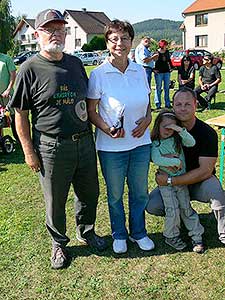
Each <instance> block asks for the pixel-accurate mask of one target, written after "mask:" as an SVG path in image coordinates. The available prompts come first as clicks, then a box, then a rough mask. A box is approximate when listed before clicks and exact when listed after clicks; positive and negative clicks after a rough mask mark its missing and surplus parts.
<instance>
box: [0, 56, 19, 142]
mask: <svg viewBox="0 0 225 300" xmlns="http://www.w3.org/2000/svg"><path fill="white" fill-rule="evenodd" d="M15 79H16V66H15V65H14V63H13V60H12V58H11V57H10V56H8V55H6V54H3V53H0V104H1V105H3V106H6V105H7V104H8V102H9V97H10V96H12V94H13V85H14V82H15ZM10 112H11V118H12V122H11V129H12V133H13V136H14V138H15V139H16V140H18V136H17V133H16V128H15V116H14V110H12V109H11V110H10Z"/></svg>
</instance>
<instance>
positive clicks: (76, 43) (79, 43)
mask: <svg viewBox="0 0 225 300" xmlns="http://www.w3.org/2000/svg"><path fill="white" fill-rule="evenodd" d="M80 46H81V39H75V47H80Z"/></svg>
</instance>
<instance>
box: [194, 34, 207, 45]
mask: <svg viewBox="0 0 225 300" xmlns="http://www.w3.org/2000/svg"><path fill="white" fill-rule="evenodd" d="M207 46H208V35H196V36H195V47H207Z"/></svg>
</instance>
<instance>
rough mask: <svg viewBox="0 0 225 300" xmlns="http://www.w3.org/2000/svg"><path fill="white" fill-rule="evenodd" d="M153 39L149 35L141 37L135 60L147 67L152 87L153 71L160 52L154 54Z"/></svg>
mask: <svg viewBox="0 0 225 300" xmlns="http://www.w3.org/2000/svg"><path fill="white" fill-rule="evenodd" d="M150 43H151V39H150V37H148V36H144V37H143V38H142V39H141V42H140V44H139V45H138V46H137V48H136V49H135V61H136V63H138V64H140V65H142V66H143V67H144V68H145V71H146V75H147V79H148V83H149V86H150V88H151V80H152V71H153V68H154V66H155V60H156V59H157V57H158V54H153V53H152V52H151V51H150V50H149V47H150Z"/></svg>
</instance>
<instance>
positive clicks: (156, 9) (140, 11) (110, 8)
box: [11, 0, 194, 23]
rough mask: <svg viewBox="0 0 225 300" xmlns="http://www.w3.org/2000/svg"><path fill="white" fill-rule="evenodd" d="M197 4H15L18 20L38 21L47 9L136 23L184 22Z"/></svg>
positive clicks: (166, 0)
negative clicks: (96, 13) (83, 11)
mask: <svg viewBox="0 0 225 300" xmlns="http://www.w3.org/2000/svg"><path fill="white" fill-rule="evenodd" d="M193 2H194V0H154V1H152V0H140V1H138V0H113V1H109V0H99V1H95V0H80V1H79V0H75V1H74V0H61V1H60V0H54V1H52V0H44V1H43V0H38V1H37V0H36V1H32V0H11V4H12V14H13V15H14V16H18V15H22V14H26V15H27V17H28V18H35V16H36V15H37V13H38V12H39V11H41V10H43V9H46V8H56V9H59V10H61V11H62V12H63V11H64V10H65V9H73V10H81V9H82V8H83V7H85V8H86V9H87V10H91V11H103V12H104V13H105V14H106V15H107V16H108V17H109V18H110V19H114V18H118V19H121V20H127V21H130V22H131V23H136V22H140V21H144V20H148V19H154V18H162V19H170V20H176V21H180V20H183V18H182V15H181V13H182V11H183V10H184V9H185V8H187V7H188V6H189V5H190V4H192V3H193Z"/></svg>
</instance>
